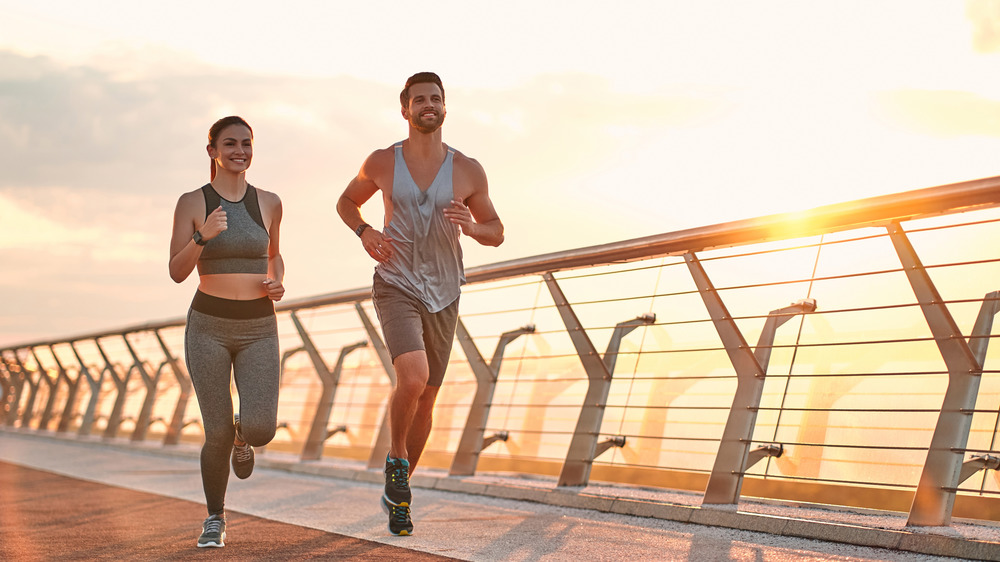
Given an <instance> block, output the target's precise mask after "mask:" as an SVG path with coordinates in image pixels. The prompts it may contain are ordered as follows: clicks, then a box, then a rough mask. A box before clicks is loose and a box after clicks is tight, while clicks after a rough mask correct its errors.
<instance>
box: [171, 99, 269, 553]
mask: <svg viewBox="0 0 1000 562" xmlns="http://www.w3.org/2000/svg"><path fill="white" fill-rule="evenodd" d="M207 149H208V157H209V158H210V159H211V170H212V171H211V181H210V182H209V183H207V184H205V185H204V186H202V187H201V188H199V189H196V190H194V191H191V192H188V193H185V194H184V195H181V197H180V199H179V200H178V201H177V208H176V209H175V211H174V226H173V234H172V235H171V238H170V278H171V279H173V280H174V281H175V282H177V283H180V282H182V281H184V280H185V279H187V277H188V276H189V275H190V274H191V272H192V271H194V269H195V267H197V268H198V275H199V283H198V291H197V292H196V293H195V295H194V299H193V300H192V301H191V308H190V310H188V314H187V326H186V328H185V331H184V355H185V361H186V363H187V369H188V373H189V374H190V376H191V382H192V383H193V384H194V389H195V393H196V394H197V396H198V406H199V407H200V408H201V418H202V423H203V427H204V431H205V444H204V445H203V446H202V449H201V479H202V484H203V485H204V488H205V500H206V504H207V507H208V518H207V519H205V521H204V522H203V523H202V534H201V536H200V537H199V538H198V546H199V547H222V546H225V542H224V541H225V538H226V512H225V499H226V486H227V485H228V483H229V464H230V463H231V464H232V466H233V472H234V473H235V474H236V476H237V477H239V478H246V477H248V476H250V473H251V472H252V471H253V463H254V457H253V448H252V447H253V446H257V447H260V446H263V445H265V444H267V443H268V442H270V441H271V439H272V438H273V437H274V432H275V428H276V425H277V414H278V362H279V358H278V328H277V322H276V319H275V315H274V303H273V301H278V300H281V297H282V295H284V293H285V288H284V286H283V285H282V284H281V281H282V278H284V275H285V266H284V263H283V262H282V259H281V254H280V253H279V251H278V230H279V229H278V227H279V224H280V223H281V200H280V199H278V196H277V195H275V194H273V193H270V192H268V191H264V190H262V189H257V188H255V187H254V186H252V185H250V184H249V183H247V180H246V172H247V168H249V167H250V161H251V160H252V159H253V130H252V129H251V128H250V125H248V124H247V122H246V121H244V120H243V119H242V118H240V117H236V116H231V117H225V118H223V119H220V120H218V121H216V122H215V124H214V125H212V128H211V129H209V131H208V147H207ZM230 373H232V379H231V378H230ZM231 380H235V381H236V390H237V393H238V394H239V397H240V400H239V402H240V412H239V414H236V415H235V416H234V414H233V399H232V394H231V393H230V383H231Z"/></svg>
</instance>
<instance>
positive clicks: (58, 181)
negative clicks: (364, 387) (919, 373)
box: [0, 0, 1000, 344]
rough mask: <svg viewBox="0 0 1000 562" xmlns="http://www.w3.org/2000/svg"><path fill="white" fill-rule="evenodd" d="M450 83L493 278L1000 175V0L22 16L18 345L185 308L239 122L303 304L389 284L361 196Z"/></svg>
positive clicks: (162, 9)
mask: <svg viewBox="0 0 1000 562" xmlns="http://www.w3.org/2000/svg"><path fill="white" fill-rule="evenodd" d="M422 70H433V71H435V72H438V73H439V74H440V75H441V77H442V78H443V80H444V84H445V88H446V94H447V107H448V118H447V120H446V123H445V127H444V139H445V141H446V142H447V143H449V144H451V145H452V146H454V147H456V148H458V149H459V150H461V151H463V152H465V153H466V154H468V155H470V156H473V157H475V158H477V159H478V160H479V161H480V162H481V163H482V164H483V166H484V167H485V169H486V171H487V174H488V176H489V183H490V190H491V195H492V198H493V200H494V203H495V206H496V208H497V210H498V212H499V213H500V216H501V218H502V219H503V220H504V223H505V225H506V229H507V241H506V243H505V244H504V245H503V246H501V247H500V248H481V247H477V246H476V245H475V244H474V243H473V242H472V241H471V240H468V239H466V241H465V244H464V247H465V249H466V265H467V266H475V265H482V264H487V263H493V262H498V261H504V260H508V259H514V258H520V257H525V256H530V255H536V254H541V253H548V252H555V251H560V250H567V249H572V248H578V247H583V246H589V245H594V244H601V243H606V242H611V241H616V240H624V239H629V238H634V237H638V236H646V235H651V234H658V233H663V232H669V231H673V230H679V229H684V228H691V227H695V226H702V225H707V224H713V223H719V222H726V221H730V220H737V219H743V218H749V217H755V216H760V215H765V214H771V213H776V212H782V211H791V210H798V209H804V208H809V207H814V206H817V205H822V204H826V203H833V202H838V201H846V200H851V199H857V198H861V197H868V196H872V195H879V194H884V193H893V192H899V191H907V190H911V189H918V188H922V187H929V186H934V185H940V184H945V183H952V182H957V181H964V180H969V179H976V178H982V177H990V176H997V175H1000V1H998V0H968V1H966V2H960V1H921V0H898V1H878V0H869V1H843V0H838V1H833V0H817V1H810V2H802V1H791V0H789V1H757V2H737V1H735V0H734V1H731V2H714V1H699V2H691V1H685V2H681V1H669V0H655V1H642V2H621V3H609V2H596V1H589V0H587V1H580V0H577V1H572V2H569V1H566V2H561V1H553V2H537V1H531V2H527V1H508V2H502V3H489V4H487V3H483V2H474V1H467V0H466V1H447V2H433V1H432V2H425V3H415V2H392V1H387V2H353V3H350V4H349V5H348V4H347V3H343V2H321V1H315V2H306V1H301V0H286V1H285V2H280V3H278V2H258V1H245V2H240V3H235V4H232V3H226V4H220V3H205V2H194V1H188V0H180V1H174V2H169V3H159V4H150V3H145V2H135V1H129V2H126V1H110V0H95V1H92V2H69V1H44V0H43V1H31V2H29V1H27V0H22V1H8V0H0V229H2V234H3V236H0V263H2V264H3V269H4V275H3V277H2V278H0V288H2V290H3V294H4V295H5V298H4V301H5V303H4V307H3V312H2V314H0V344H13V343H28V342H30V341H33V340H37V339H45V338H50V337H51V338H55V337H62V336H70V335H74V334H83V333H91V332H95V331H98V330H102V329H110V328H115V327H120V326H126V325H132V324H138V323H142V322H146V321H153V320H163V319H169V318H175V317H180V316H182V315H183V314H184V313H185V312H186V309H187V306H188V303H189V302H190V299H191V295H192V294H193V293H194V290H195V287H196V285H197V279H196V276H192V277H191V278H189V279H188V280H187V281H185V282H184V283H182V284H180V285H177V284H174V283H173V282H172V281H171V280H170V278H169V276H168V275H167V258H168V242H169V234H170V226H171V219H172V213H173V208H174V204H175V202H176V200H177V197H178V196H179V195H180V194H181V193H182V192H185V191H190V190H192V189H195V188H197V187H199V186H201V185H202V184H204V183H205V182H207V181H208V168H209V166H208V164H209V162H208V157H207V155H206V153H205V143H206V133H207V131H208V128H209V126H210V125H211V124H212V122H213V121H215V120H216V119H218V118H220V117H223V116H225V115H230V114H239V115H241V116H243V117H245V118H246V119H247V120H248V121H249V122H250V123H251V125H252V126H253V127H254V133H255V151H254V162H253V166H252V167H251V169H250V171H249V173H248V179H249V180H250V182H251V183H253V184H255V185H258V186H260V187H262V188H264V189H268V190H270V191H274V192H276V193H278V194H279V195H280V196H281V198H282V201H283V203H284V209H285V215H284V222H283V224H282V247H283V248H282V253H283V255H284V258H285V263H286V269H287V276H286V279H285V285H286V288H287V291H288V292H287V293H286V298H289V299H294V298H301V297H307V296H311V295H317V294H321V293H328V292H335V291H340V290H346V289H354V288H358V287H363V286H367V285H368V284H369V283H370V280H371V271H372V265H373V263H372V262H371V261H370V260H369V259H368V258H367V256H366V255H365V254H364V252H363V251H362V250H361V247H360V244H359V243H358V241H357V238H356V237H355V236H354V234H353V233H352V232H350V231H349V230H348V229H347V228H346V227H345V226H344V225H343V223H341V222H340V219H339V218H338V217H337V215H336V210H335V208H334V206H335V202H336V199H337V197H338V196H339V195H340V192H341V191H342V190H343V188H344V186H345V185H346V184H347V182H348V181H349V180H350V179H351V177H353V176H354V174H356V173H357V170H358V167H359V166H360V164H361V162H362V161H363V160H364V158H365V157H366V156H367V155H368V154H369V153H370V152H371V151H372V150H374V149H376V148H381V147H385V146H388V145H389V144H391V143H392V142H394V141H396V140H399V139H402V138H404V136H405V135H406V124H405V122H404V121H403V119H402V117H401V116H400V114H399V104H398V93H399V89H400V88H401V86H402V83H403V82H404V81H405V79H406V77H407V76H409V75H410V74H412V73H414V72H417V71H422ZM363 212H364V214H365V216H366V218H367V219H368V221H369V222H372V223H378V221H379V220H380V216H378V211H377V209H374V208H371V207H366V208H365V209H363Z"/></svg>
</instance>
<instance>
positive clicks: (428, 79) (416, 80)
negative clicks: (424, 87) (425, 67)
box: [399, 72, 444, 107]
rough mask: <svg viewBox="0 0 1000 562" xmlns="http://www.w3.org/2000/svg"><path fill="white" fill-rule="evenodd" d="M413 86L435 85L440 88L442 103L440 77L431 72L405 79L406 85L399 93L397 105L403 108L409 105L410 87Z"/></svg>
mask: <svg viewBox="0 0 1000 562" xmlns="http://www.w3.org/2000/svg"><path fill="white" fill-rule="evenodd" d="M414 84H437V86H438V88H441V102H442V103H444V85H443V84H441V77H440V76H438V75H437V74H434V73H433V72H418V73H416V74H414V75H413V76H410V77H409V78H407V79H406V85H405V86H403V91H402V92H400V93H399V104H400V105H402V106H403V107H407V106H409V105H410V86H412V85H414Z"/></svg>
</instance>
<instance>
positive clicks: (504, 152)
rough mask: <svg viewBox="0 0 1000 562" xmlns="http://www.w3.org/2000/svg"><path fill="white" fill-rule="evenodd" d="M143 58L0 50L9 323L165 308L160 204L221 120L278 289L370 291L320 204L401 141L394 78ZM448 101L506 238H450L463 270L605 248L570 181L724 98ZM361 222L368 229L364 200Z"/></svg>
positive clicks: (456, 133)
mask: <svg viewBox="0 0 1000 562" xmlns="http://www.w3.org/2000/svg"><path fill="white" fill-rule="evenodd" d="M146 56H148V52H146V51H144V50H140V51H136V52H132V53H130V52H129V51H127V50H123V51H121V52H119V54H118V55H117V56H116V58H115V59H114V60H113V61H109V60H108V59H104V60H102V61H99V63H95V64H92V65H68V64H64V63H59V62H56V61H54V60H52V59H49V58H45V57H27V56H22V55H18V54H14V53H11V52H2V51H0V69H2V70H0V145H2V146H4V147H5V150H4V151H2V152H0V169H3V170H4V174H3V175H2V176H0V220H2V222H3V224H4V227H3V228H4V230H5V233H7V234H8V236H6V238H5V239H4V242H3V243H2V245H0V260H2V261H3V263H5V264H11V267H12V268H13V269H14V270H16V271H19V275H18V276H17V277H15V278H10V279H8V280H7V281H5V283H6V287H7V288H8V290H11V291H17V292H18V293H19V295H20V297H19V299H18V300H19V302H18V306H17V310H16V311H15V310H14V309H9V310H8V314H9V316H6V317H5V318H7V320H6V322H8V323H9V322H14V320H13V319H15V318H16V319H17V321H16V322H14V324H13V325H11V326H9V328H10V329H11V330H21V331H22V332H23V333H41V334H46V333H64V332H65V331H66V330H67V329H70V328H75V327H79V329H80V330H82V331H89V330H90V329H91V328H90V327H89V326H88V324H92V325H93V326H107V325H109V324H111V325H115V324H121V325H126V324H131V323H134V322H141V321H145V320H149V319H152V318H162V317H164V316H171V315H174V314H176V315H181V314H183V312H184V310H185V309H186V306H187V303H188V301H189V300H190V294H191V293H192V292H193V286H194V285H193V284H194V283H196V280H195V279H194V276H192V278H191V279H189V280H188V281H186V282H185V283H184V284H183V285H181V286H177V285H174V284H173V283H171V282H170V281H169V279H168V277H167V275H166V263H167V258H168V239H169V232H170V227H171V222H172V212H173V207H174V205H175V203H176V200H177V197H178V196H179V195H180V194H181V193H183V192H185V191H190V190H192V189H196V188H198V187H199V186H200V185H202V184H203V183H204V182H206V181H207V180H208V157H207V155H206V153H205V149H204V143H205V142H206V132H207V130H208V127H209V126H210V125H211V123H212V122H213V121H215V120H216V119H218V118H219V117H222V116H224V115H227V114H239V115H242V116H244V117H246V118H247V119H248V121H249V122H250V123H251V125H252V126H253V127H254V133H255V154H254V164H253V167H252V169H251V171H250V173H249V175H248V178H249V179H250V181H251V183H254V184H256V185H258V186H260V187H262V188H264V189H268V190H270V191H274V192H276V193H278V194H279V196H280V197H281V198H282V201H283V203H284V209H285V213H284V220H283V224H282V254H283V256H284V258H285V261H286V266H287V271H288V273H287V277H286V286H287V287H288V293H287V294H286V296H287V297H288V298H300V297H307V296H310V295H315V294H320V293H326V292H333V291H338V290H346V289H353V288H357V287H360V286H364V285H367V284H368V283H370V281H371V271H372V266H373V263H372V262H371V261H370V260H369V259H368V258H367V256H365V255H364V253H363V252H362V251H361V250H360V248H359V247H358V242H357V239H356V238H355V237H354V235H353V234H352V233H350V232H349V231H348V230H347V228H346V227H345V226H344V225H343V224H342V223H341V221H340V219H339V217H338V216H337V214H336V209H335V205H336V200H337V197H338V196H339V194H340V192H341V191H342V190H343V188H344V187H345V186H346V185H347V182H348V181H349V180H350V178H351V177H353V176H354V175H355V174H356V173H357V170H358V168H359V167H360V165H361V162H362V161H363V160H364V158H365V157H366V156H367V155H368V154H369V153H370V152H371V151H372V150H374V149H376V148H381V147H385V146H388V145H390V144H391V143H392V142H394V141H396V140H400V139H402V138H404V137H405V134H406V127H405V123H404V121H403V119H402V117H401V116H400V114H399V108H398V102H397V99H398V97H397V96H398V88H399V86H398V85H391V86H390V85H386V84H379V83H376V82H372V81H367V80H361V79H356V78H350V77H335V78H302V77H289V76H275V75H266V74H255V73H249V72H239V71H229V70H224V69H220V68H217V67H213V66H210V65H207V64H198V63H195V62H191V63H190V64H187V65H183V66H181V65H178V64H164V65H163V66H158V65H159V61H161V60H170V59H169V57H168V56H166V55H164V54H162V53H160V54H158V55H157V56H155V57H150V58H148V59H147V58H144V57H146ZM401 80H402V77H401ZM445 80H446V84H448V82H447V76H445ZM448 93H449V96H448V99H449V106H448V109H449V118H448V124H447V125H446V132H445V140H446V142H449V143H450V144H452V143H453V144H454V146H456V147H457V148H458V149H459V150H462V151H463V152H465V153H466V154H469V155H470V156H473V157H475V158H477V159H479V160H480V162H482V163H483V164H484V166H485V167H486V170H487V173H488V175H489V178H490V185H491V194H492V196H493V198H494V201H495V203H496V207H497V209H498V211H499V212H500V213H501V216H502V218H503V219H504V221H505V224H506V225H507V228H508V240H507V242H506V243H505V244H504V245H503V246H502V247H501V248H499V249H494V248H488V249H484V248H479V247H478V246H477V245H476V244H473V243H467V244H465V247H466V264H467V266H473V265H480V264H483V263H491V262H496V261H502V260H504V259H513V258H516V257H524V256H526V255H533V254H538V253H544V252H548V251H555V250H561V249H568V248H572V247H578V246H580V245H586V244H591V243H593V244H596V243H600V242H605V241H607V236H609V232H610V231H608V230H606V229H605V228H602V227H600V226H596V227H595V228H590V229H587V230H586V232H581V231H580V229H579V228H578V225H579V216H578V213H579V212H581V211H588V212H589V209H588V208H587V207H586V206H581V204H580V201H579V200H578V196H577V195H574V191H573V184H574V182H575V181H577V179H578V178H579V177H581V176H585V175H587V174H591V173H592V172H593V171H594V170H597V169H602V168H607V167H609V166H613V165H614V162H615V161H616V160H621V158H622V155H625V154H627V153H628V152H629V151H630V150H633V149H635V148H636V147H638V146H640V145H642V144H643V143H646V142H648V141H649V139H651V138H655V137H656V136H657V135H658V134H659V132H660V131H662V130H663V129H664V128H672V127H681V128H683V127H690V126H693V124H696V123H697V122H698V121H699V120H704V119H712V118H713V117H712V116H713V115H715V114H717V113H718V112H719V111H720V108H721V107H724V106H725V105H726V102H725V101H724V98H725V93H723V92H716V93H714V94H712V95H707V96H706V95H704V94H705V92H700V93H696V92H691V91H687V90H678V91H658V92H648V93H642V94H637V93H623V92H617V91H616V90H615V88H614V85H613V84H612V83H610V82H609V81H608V80H604V79H599V78H595V77H593V76H588V75H583V74H551V75H545V76H539V77H536V78H534V79H531V80H529V81H527V82H524V83H520V84H518V85H516V86H512V87H509V88H505V89H499V90H498V89H477V88H469V87H463V86H455V87H451V88H449V90H448ZM560 209H562V211H561V212H560V211H559V210H560ZM553 211H556V212H553ZM363 212H364V213H365V216H366V218H368V219H369V221H370V222H373V223H377V222H378V216H379V212H380V206H379V205H378V204H377V203H376V202H372V203H371V204H369V205H366V206H365V208H364V209H363ZM0 329H2V328H0ZM15 335H16V334H15ZM3 337H4V336H3V334H0V338H3ZM12 337H13V336H12Z"/></svg>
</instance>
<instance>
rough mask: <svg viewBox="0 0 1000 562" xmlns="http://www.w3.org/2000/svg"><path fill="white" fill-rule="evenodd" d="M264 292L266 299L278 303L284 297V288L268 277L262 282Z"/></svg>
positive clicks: (278, 282)
mask: <svg viewBox="0 0 1000 562" xmlns="http://www.w3.org/2000/svg"><path fill="white" fill-rule="evenodd" d="M264 290H266V291H267V298H269V299H271V300H273V301H280V300H281V297H283V296H285V286H284V285H282V284H281V281H275V280H274V279H271V278H270V277H268V278H267V279H265V280H264Z"/></svg>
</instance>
